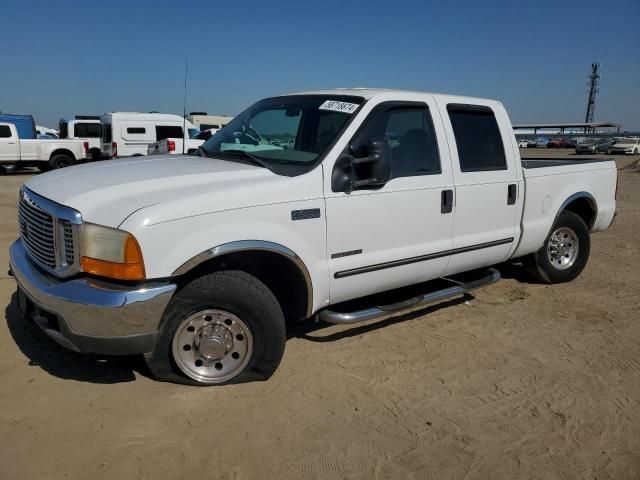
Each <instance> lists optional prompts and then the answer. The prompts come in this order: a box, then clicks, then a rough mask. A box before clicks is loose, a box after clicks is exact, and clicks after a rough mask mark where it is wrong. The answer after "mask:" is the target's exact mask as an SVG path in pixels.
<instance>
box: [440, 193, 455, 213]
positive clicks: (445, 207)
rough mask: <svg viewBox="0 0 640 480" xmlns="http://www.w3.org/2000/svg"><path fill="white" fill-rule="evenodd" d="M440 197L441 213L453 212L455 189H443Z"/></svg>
mask: <svg viewBox="0 0 640 480" xmlns="http://www.w3.org/2000/svg"><path fill="white" fill-rule="evenodd" d="M440 198H441V202H440V213H451V211H452V210H453V190H442V192H440Z"/></svg>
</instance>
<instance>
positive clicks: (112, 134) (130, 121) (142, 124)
mask: <svg viewBox="0 0 640 480" xmlns="http://www.w3.org/2000/svg"><path fill="white" fill-rule="evenodd" d="M100 123H101V128H102V132H101V133H102V139H101V142H100V150H101V153H102V156H103V157H105V158H114V157H131V156H139V155H147V147H148V146H149V144H151V143H154V142H157V141H158V140H164V139H165V138H194V137H195V136H196V135H197V134H198V133H199V131H198V129H197V128H196V127H195V126H194V125H193V124H192V123H191V122H189V121H185V119H184V118H182V117H181V116H179V115H173V114H168V113H136V112H112V113H105V114H104V115H102V116H101V117H100ZM183 127H186V132H185V131H184V130H183Z"/></svg>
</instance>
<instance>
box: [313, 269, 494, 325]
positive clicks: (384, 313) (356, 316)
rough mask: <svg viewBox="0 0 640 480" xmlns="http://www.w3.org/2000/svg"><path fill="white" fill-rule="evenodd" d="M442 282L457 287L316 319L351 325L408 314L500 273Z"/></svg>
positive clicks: (488, 281) (490, 271) (484, 283)
mask: <svg viewBox="0 0 640 480" xmlns="http://www.w3.org/2000/svg"><path fill="white" fill-rule="evenodd" d="M444 280H448V281H450V282H451V283H456V284H457V285H454V286H451V287H447V288H443V289H442V290H436V291H434V292H429V293H425V294H423V295H418V296H417V297H413V298H410V299H408V300H404V301H401V302H397V303H394V304H391V305H381V306H375V307H369V308H365V309H363V310H357V311H354V312H336V311H333V310H329V309H326V310H322V311H321V312H319V313H318V319H319V320H321V321H323V322H327V323H335V324H338V325H348V324H352V323H359V322H366V321H367V320H373V319H376V318H381V317H388V316H391V315H398V314H401V313H408V312H410V311H412V310H418V309H419V308H422V307H425V306H427V305H429V304H431V303H435V302H439V301H441V300H445V299H447V298H451V297H455V296H458V295H464V294H465V293H467V292H470V291H471V290H475V289H477V288H480V287H485V286H487V285H491V284H492V283H495V282H497V281H498V280H500V272H498V271H497V270H496V269H495V268H490V269H488V270H487V271H486V273H485V274H484V275H483V276H482V277H480V278H478V279H476V280H472V281H470V282H467V283H460V282H456V281H455V280H451V279H448V278H445V279H444Z"/></svg>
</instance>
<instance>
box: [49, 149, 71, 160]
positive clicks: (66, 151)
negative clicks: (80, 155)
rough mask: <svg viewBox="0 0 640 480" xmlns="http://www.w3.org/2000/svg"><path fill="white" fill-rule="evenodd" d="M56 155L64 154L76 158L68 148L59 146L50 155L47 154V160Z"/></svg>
mask: <svg viewBox="0 0 640 480" xmlns="http://www.w3.org/2000/svg"><path fill="white" fill-rule="evenodd" d="M56 155H66V156H68V157H71V158H72V159H73V160H75V159H76V156H75V155H74V154H73V152H71V151H70V150H66V149H64V148H59V149H58V150H54V151H53V152H51V155H49V160H51V159H52V158H53V157H55V156H56Z"/></svg>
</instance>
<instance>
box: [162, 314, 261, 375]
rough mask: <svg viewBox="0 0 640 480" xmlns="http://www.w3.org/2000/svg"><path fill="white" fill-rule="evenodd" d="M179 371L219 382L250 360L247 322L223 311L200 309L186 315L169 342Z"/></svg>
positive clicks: (249, 338)
mask: <svg viewBox="0 0 640 480" xmlns="http://www.w3.org/2000/svg"><path fill="white" fill-rule="evenodd" d="M171 349H172V352H173V358H174V360H175V362H176V365H177V366H178V368H180V370H181V371H182V373H184V374H185V375H186V376H187V377H189V378H192V379H193V380H196V381H198V382H201V383H222V382H226V381H228V380H231V379H232V378H234V377H236V376H237V375H239V374H240V373H241V372H242V371H243V370H244V368H245V367H246V366H247V363H249V360H250V359H251V352H252V351H253V337H252V336H251V330H249V327H248V326H247V324H246V323H244V322H243V321H242V320H241V319H240V318H238V317H237V316H236V315H234V314H233V313H230V312H227V311H225V310H213V309H208V310H201V311H199V312H196V313H194V314H192V315H190V316H188V317H187V318H185V319H184V320H183V321H182V322H181V323H180V325H179V326H178V329H177V330H176V333H175V335H174V336H173V341H172V345H171Z"/></svg>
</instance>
